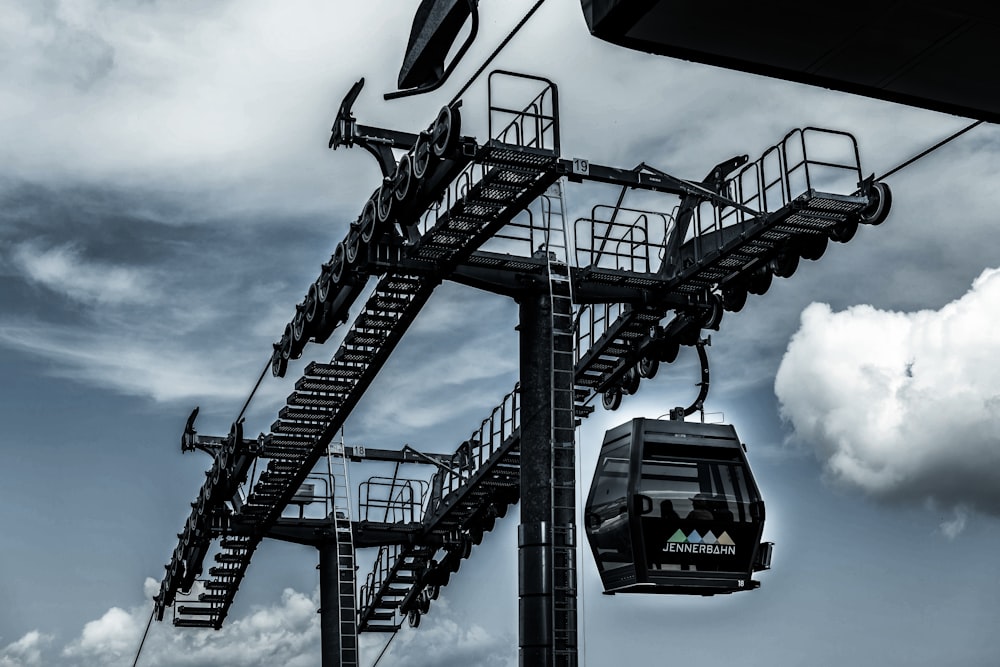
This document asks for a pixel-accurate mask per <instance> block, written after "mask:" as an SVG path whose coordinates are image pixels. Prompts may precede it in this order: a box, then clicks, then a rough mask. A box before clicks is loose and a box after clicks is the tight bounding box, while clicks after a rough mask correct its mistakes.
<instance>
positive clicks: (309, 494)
mask: <svg viewBox="0 0 1000 667" xmlns="http://www.w3.org/2000/svg"><path fill="white" fill-rule="evenodd" d="M331 483H332V479H331V478H330V477H329V476H328V475H308V476H306V478H305V480H304V481H303V482H302V484H300V485H299V488H298V490H297V491H296V492H295V494H294V495H292V497H291V499H289V501H288V505H287V506H286V507H285V511H287V510H288V509H289V508H290V507H295V508H297V509H298V513H299V518H302V517H303V516H304V514H305V508H306V507H307V506H310V507H311V506H314V505H317V504H320V503H321V504H322V515H321V516H323V517H327V516H330V514H331V513H332V512H333V493H332V490H331ZM317 487H319V488H317ZM311 508H312V507H311ZM282 514H283V515H284V512H282Z"/></svg>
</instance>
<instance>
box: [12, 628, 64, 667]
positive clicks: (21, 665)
mask: <svg viewBox="0 0 1000 667" xmlns="http://www.w3.org/2000/svg"><path fill="white" fill-rule="evenodd" d="M51 641H52V636H51V635H45V634H42V633H41V632H39V631H38V630H32V631H31V632H29V633H27V634H26V635H24V636H23V637H21V638H20V639H18V640H17V641H16V642H12V643H10V644H8V645H7V646H5V647H3V648H2V649H0V667H35V666H36V665H41V664H42V650H43V649H44V648H45V647H46V646H47V645H48V644H49V643H50V642H51Z"/></svg>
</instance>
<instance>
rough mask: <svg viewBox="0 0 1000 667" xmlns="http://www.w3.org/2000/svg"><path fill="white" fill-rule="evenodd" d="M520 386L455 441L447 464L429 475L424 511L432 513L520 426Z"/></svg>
mask: <svg viewBox="0 0 1000 667" xmlns="http://www.w3.org/2000/svg"><path fill="white" fill-rule="evenodd" d="M520 396H521V389H520V387H519V386H517V387H515V388H514V390H513V391H512V392H510V393H509V394H507V395H506V396H504V399H503V401H502V402H501V403H500V405H498V406H497V407H495V408H493V412H491V413H490V416H489V417H487V418H486V419H484V420H483V421H482V423H481V424H480V425H479V428H478V429H476V430H475V431H473V432H472V435H471V436H470V437H469V439H468V440H466V441H465V442H463V443H462V444H461V445H459V447H458V449H457V450H456V451H455V453H454V454H453V455H452V459H451V461H450V462H449V463H448V464H446V466H447V468H441V469H439V470H438V471H437V472H436V473H434V476H433V477H432V478H431V489H430V493H429V494H428V496H427V498H428V501H427V507H426V513H427V514H433V513H434V512H436V511H437V509H438V508H439V507H440V506H441V504H442V503H443V502H444V501H445V500H447V498H448V496H449V495H450V494H451V493H453V492H455V491H457V490H459V489H461V488H463V487H464V486H465V484H466V483H467V482H468V480H469V479H470V478H471V477H472V476H473V475H475V473H476V472H477V471H478V470H479V469H480V468H481V467H482V465H483V464H484V463H486V461H488V460H489V459H490V457H491V456H493V454H494V453H495V452H496V451H497V450H498V449H500V447H501V445H503V443H504V442H506V441H507V439H508V438H510V437H511V436H512V435H514V433H515V432H516V431H517V429H518V428H519V426H520V412H521V405H520Z"/></svg>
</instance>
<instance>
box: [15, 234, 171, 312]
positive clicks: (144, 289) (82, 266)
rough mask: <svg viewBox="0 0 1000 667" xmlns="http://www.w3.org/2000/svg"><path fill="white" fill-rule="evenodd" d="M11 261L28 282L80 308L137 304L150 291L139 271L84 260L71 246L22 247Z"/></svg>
mask: <svg viewBox="0 0 1000 667" xmlns="http://www.w3.org/2000/svg"><path fill="white" fill-rule="evenodd" d="M13 261H14V263H15V265H16V266H17V267H19V268H20V269H21V270H22V271H23V272H24V275H25V277H26V278H28V280H30V281H31V282H34V283H37V284H39V285H42V286H44V287H46V288H47V289H50V290H52V291H54V292H56V293H59V294H63V295H65V296H67V297H69V298H71V299H73V300H75V301H79V302H81V303H84V304H94V303H97V304H121V303H140V302H142V301H143V300H144V299H146V298H148V294H149V290H150V287H151V281H150V280H149V279H148V278H147V276H146V275H145V274H144V273H143V271H141V270H139V269H136V268H131V267H125V266H115V265H111V264H107V263H103V262H94V261H90V260H87V259H86V258H85V257H84V256H83V253H82V252H81V250H80V249H79V248H78V247H75V246H72V245H63V246H57V247H54V248H40V247H38V246H37V245H36V244H33V243H25V244H23V245H20V246H18V247H17V248H16V249H15V251H14V253H13Z"/></svg>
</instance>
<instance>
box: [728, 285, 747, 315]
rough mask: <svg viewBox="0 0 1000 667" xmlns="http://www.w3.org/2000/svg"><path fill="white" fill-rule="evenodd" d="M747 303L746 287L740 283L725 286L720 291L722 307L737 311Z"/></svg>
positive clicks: (733, 311)
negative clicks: (721, 291) (723, 289)
mask: <svg viewBox="0 0 1000 667" xmlns="http://www.w3.org/2000/svg"><path fill="white" fill-rule="evenodd" d="M745 305H747V288H746V287H743V286H742V285H735V286H733V287H727V288H726V289H725V291H723V293H722V307H723V308H725V309H726V310H728V311H729V312H731V313H738V312H740V311H741V310H743V306H745Z"/></svg>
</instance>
